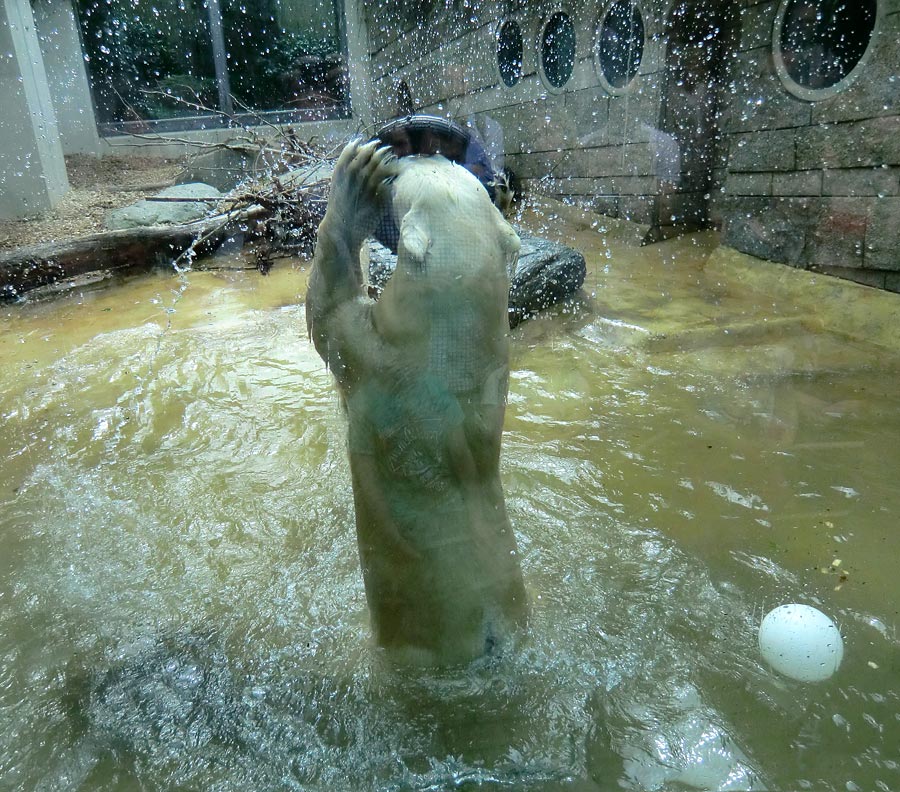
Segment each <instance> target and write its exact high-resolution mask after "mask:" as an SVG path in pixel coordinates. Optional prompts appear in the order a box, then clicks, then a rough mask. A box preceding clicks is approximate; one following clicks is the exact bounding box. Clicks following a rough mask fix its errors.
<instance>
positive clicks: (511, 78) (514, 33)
mask: <svg viewBox="0 0 900 792" xmlns="http://www.w3.org/2000/svg"><path fill="white" fill-rule="evenodd" d="M523 49H524V48H523V45H522V29H521V28H520V27H519V23H518V22H515V21H513V20H509V21H508V22H504V23H503V24H502V25H501V26H500V32H499V33H498V34H497V66H498V67H499V69H500V79H501V80H503V83H504V85H507V86H509V87H512V86H513V85H515V84H516V83H517V82H519V80H521V79H522V58H523Z"/></svg>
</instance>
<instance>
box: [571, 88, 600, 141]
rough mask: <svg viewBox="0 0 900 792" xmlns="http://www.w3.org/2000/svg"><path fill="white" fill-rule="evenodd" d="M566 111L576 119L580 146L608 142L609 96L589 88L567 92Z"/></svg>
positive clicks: (576, 130)
mask: <svg viewBox="0 0 900 792" xmlns="http://www.w3.org/2000/svg"><path fill="white" fill-rule="evenodd" d="M565 108H566V112H567V113H569V114H571V115H572V116H573V117H574V119H575V132H576V135H577V139H578V145H579V147H584V146H604V145H606V144H607V143H608V140H609V138H608V129H609V96H607V95H606V94H601V93H600V92H598V91H596V90H594V89H589V90H586V91H575V92H573V93H571V94H566V98H565Z"/></svg>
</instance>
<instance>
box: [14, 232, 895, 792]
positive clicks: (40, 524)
mask: <svg viewBox="0 0 900 792" xmlns="http://www.w3.org/2000/svg"><path fill="white" fill-rule="evenodd" d="M532 219H533V218H532ZM554 233H555V234H556V235H557V236H560V237H562V238H563V239H565V240H567V241H570V242H572V243H574V244H575V245H576V246H578V247H580V248H582V249H583V250H584V251H585V252H586V254H587V256H588V268H589V272H590V274H589V281H588V283H587V284H586V292H587V297H586V298H585V300H583V301H582V303H581V304H580V305H579V306H577V307H576V308H575V309H572V310H570V311H566V312H557V313H556V314H555V315H553V316H549V317H544V318H541V319H539V320H536V321H532V322H529V323H526V324H525V325H523V326H521V327H520V328H518V329H517V330H516V331H515V333H514V342H513V376H512V383H511V392H510V409H509V412H508V417H507V433H506V435H505V446H504V461H503V474H504V482H505V486H506V491H507V498H508V503H509V507H510V514H511V518H512V521H513V525H514V526H515V528H516V530H517V532H518V535H519V537H520V549H521V551H522V554H523V567H524V571H525V574H526V579H527V582H528V585H529V588H530V590H531V596H532V601H533V605H534V613H533V619H532V623H531V628H530V633H529V636H528V637H527V639H526V640H525V641H524V642H523V645H522V646H521V647H520V648H519V651H518V652H516V653H515V654H514V655H512V656H510V657H507V658H504V659H501V660H500V661H497V662H494V663H492V664H486V665H483V666H476V667H474V668H471V669H467V670H466V671H460V672H455V673H447V674H442V675H438V674H413V673H405V672H404V674H398V673H396V672H393V671H391V670H390V669H388V668H386V667H384V665H383V664H382V663H381V662H380V660H379V658H378V656H377V653H376V652H374V651H373V649H372V648H371V647H370V645H369V642H368V628H367V621H366V618H367V617H366V609H365V598H364V594H363V590H362V581H361V577H360V573H359V569H358V564H357V559H356V548H355V538H354V532H353V518H352V499H351V492H350V482H349V474H348V469H347V463H346V459H345V452H344V439H343V435H344V426H343V419H342V416H341V414H340V411H339V409H338V404H337V399H336V396H335V393H334V390H333V387H332V385H331V382H330V380H329V375H328V374H327V372H326V371H325V370H324V368H323V366H322V364H321V362H320V360H319V358H318V357H317V356H316V355H315V353H314V351H313V350H312V348H311V345H310V344H308V343H307V341H306V339H305V337H304V336H303V332H302V328H303V327H304V321H303V316H302V308H301V307H300V306H299V299H298V295H300V294H301V293H302V291H303V283H304V278H305V274H304V272H303V271H302V269H301V268H299V267H298V268H297V269H292V268H290V267H289V266H288V265H281V266H279V267H277V268H276V269H275V270H274V271H273V272H272V274H271V275H270V276H269V277H268V278H261V277H260V276H258V275H257V274H256V273H255V272H237V271H221V272H207V273H199V272H198V273H191V274H189V275H187V276H186V277H185V278H183V279H178V278H175V277H173V276H170V275H168V274H164V273H160V274H155V275H148V276H143V277H139V278H135V279H132V280H129V281H127V282H126V283H123V284H120V285H117V286H116V287H114V288H107V289H102V290H97V291H91V292H85V293H83V294H73V295H70V296H68V297H65V298H62V299H59V300H56V301H54V302H48V303H40V304H35V305H25V306H13V307H7V308H4V309H3V320H2V335H0V415H2V424H0V449H2V466H0V602H2V607H0V635H2V641H0V653H2V660H0V713H2V717H0V730H2V734H0V788H2V789H11V790H12V789H22V790H34V789H46V790H64V789H72V790H74V789H79V790H133V789H148V790H157V789H159V790H169V789H210V790H212V789H215V790H232V789H254V790H275V789H278V790H281V789H303V790H326V789H327V790H335V789H341V790H344V789H346V790H370V789H379V790H382V789H383V790H402V789H404V790H405V789H410V790H413V789H415V790H426V789H427V790H441V789H448V788H464V789H465V788H476V787H477V786H478V784H481V785H482V786H483V787H487V788H508V789H541V790H555V789H597V788H599V789H611V788H618V787H622V786H624V787H625V788H629V789H667V790H669V789H676V788H677V789H682V788H700V789H707V788H722V789H725V788H728V789H732V788H734V789H739V788H747V787H748V786H750V785H751V784H755V787H754V788H769V789H784V790H795V789H800V788H809V789H815V790H823V789H833V790H854V789H866V790H869V789H884V790H888V789H897V788H900V674H898V671H900V653H898V638H897V633H896V625H897V621H898V609H900V583H898V576H897V574H896V565H897V560H898V558H900V531H898V530H897V515H898V514H900V488H898V486H897V472H898V471H900V389H898V387H897V377H898V373H900V363H898V357H897V356H896V355H895V354H894V353H892V352H890V351H886V350H885V349H883V348H879V347H876V346H870V345H866V344H860V343H855V342H850V341H846V340H842V339H841V338H840V337H838V336H836V335H831V334H829V333H828V332H824V331H815V330H814V329H813V330H810V329H809V328H811V327H812V328H815V327H816V326H817V325H818V324H821V323H824V325H825V326H826V327H827V326H828V324H829V316H828V315H827V314H821V315H816V316H810V314H809V309H808V308H807V309H803V308H801V307H800V306H797V305H793V304H791V302H790V301H788V300H785V299H783V298H780V297H779V296H778V295H777V294H775V295H773V294H772V293H766V292H765V291H754V292H750V291H748V290H746V289H745V288H738V287H736V286H735V285H734V284H730V283H729V282H727V281H723V280H722V279H721V278H720V277H717V276H716V275H715V274H714V273H711V272H708V271H704V270H703V269H702V267H701V265H702V262H703V261H704V260H705V258H706V256H707V255H708V253H709V251H710V249H711V247H712V246H713V245H714V243H715V240H714V239H713V238H711V237H708V236H703V235H698V236H694V237H690V238H686V239H682V240H678V241H671V242H667V243H663V244H661V245H659V246H656V247H652V248H643V249H641V248H636V247H632V246H629V245H627V244H625V240H624V239H623V238H621V237H618V236H616V235H615V234H613V235H612V237H610V239H609V240H608V241H604V239H605V237H604V236H603V235H602V234H600V233H599V231H598V230H597V229H591V228H589V227H584V226H559V225H554ZM814 313H815V312H814ZM837 561H839V562H840V563H839V564H837V565H836V566H833V562H837ZM822 569H826V570H831V571H826V572H823V571H822ZM791 601H800V602H806V603H809V604H814V605H817V606H818V607H820V608H821V609H823V610H825V611H826V612H827V613H829V614H830V615H832V616H833V617H834V618H835V619H836V620H837V621H838V622H839V624H840V627H841V631H842V634H843V635H844V640H845V646H846V651H845V659H844V663H843V665H842V667H841V669H840V670H839V672H838V673H837V674H836V675H835V676H834V677H833V678H832V679H831V680H828V681H827V682H824V683H819V684H807V685H804V684H801V683H797V682H792V681H790V680H787V679H784V678H782V677H779V676H777V675H776V674H775V673H774V672H772V671H771V670H769V669H768V668H767V667H766V666H765V664H764V663H763V662H762V660H761V659H760V657H759V654H758V650H757V645H756V630H757V627H758V624H759V621H760V619H761V617H762V615H763V614H764V613H765V612H766V611H767V610H768V609H770V608H772V607H775V606H776V605H779V604H781V603H784V602H791ZM679 784H682V785H684V786H679Z"/></svg>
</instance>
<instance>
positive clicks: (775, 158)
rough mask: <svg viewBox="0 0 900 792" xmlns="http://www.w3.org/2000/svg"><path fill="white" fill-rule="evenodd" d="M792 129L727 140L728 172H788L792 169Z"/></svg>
mask: <svg viewBox="0 0 900 792" xmlns="http://www.w3.org/2000/svg"><path fill="white" fill-rule="evenodd" d="M795 135H796V133H795V130H793V129H773V130H763V131H759V132H751V133H745V134H738V135H731V136H729V147H728V169H729V170H730V171H732V172H734V171H748V172H754V171H789V170H793V169H794V138H795Z"/></svg>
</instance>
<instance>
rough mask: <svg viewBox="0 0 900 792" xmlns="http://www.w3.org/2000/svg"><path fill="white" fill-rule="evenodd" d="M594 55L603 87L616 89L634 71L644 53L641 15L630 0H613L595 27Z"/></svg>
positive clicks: (613, 90) (635, 72)
mask: <svg viewBox="0 0 900 792" xmlns="http://www.w3.org/2000/svg"><path fill="white" fill-rule="evenodd" d="M595 57H596V63H597V68H598V74H599V77H600V80H601V82H603V83H604V87H606V88H607V89H608V90H610V91H612V92H613V93H616V92H617V91H621V90H622V89H623V88H625V87H626V86H627V85H628V84H629V83H630V82H631V81H632V80H633V79H634V78H635V76H636V75H637V73H638V69H640V67H641V58H643V57H644V18H643V16H642V15H641V9H640V8H638V6H637V4H636V3H635V2H634V0H616V2H614V3H611V4H610V5H609V7H608V8H607V9H606V13H605V14H604V15H603V18H602V19H601V20H600V24H599V25H598V27H597V42H596V49H595Z"/></svg>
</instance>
